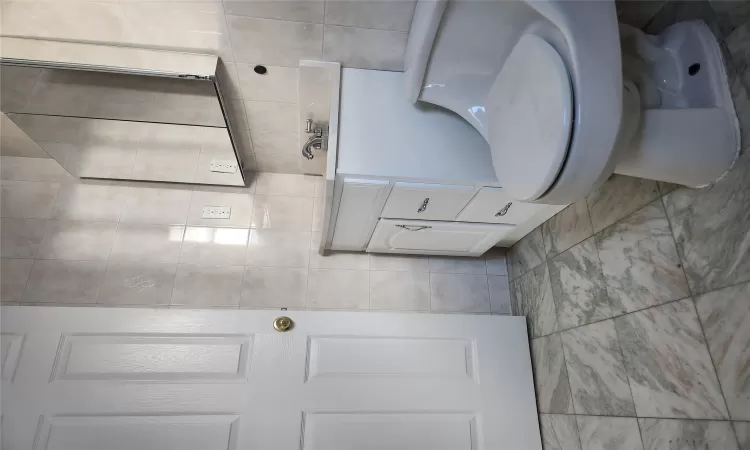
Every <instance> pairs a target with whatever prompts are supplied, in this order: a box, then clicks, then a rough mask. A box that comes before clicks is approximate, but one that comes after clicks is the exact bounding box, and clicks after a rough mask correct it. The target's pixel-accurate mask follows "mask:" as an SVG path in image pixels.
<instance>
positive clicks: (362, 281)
mask: <svg viewBox="0 0 750 450" xmlns="http://www.w3.org/2000/svg"><path fill="white" fill-rule="evenodd" d="M369 285H370V272H368V271H366V270H333V269H310V273H309V275H308V280H307V308H308V309H368V308H369V303H370V286H369Z"/></svg>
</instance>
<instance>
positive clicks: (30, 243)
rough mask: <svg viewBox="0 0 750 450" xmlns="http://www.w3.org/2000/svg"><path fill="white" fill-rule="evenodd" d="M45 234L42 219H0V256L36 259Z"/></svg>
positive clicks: (45, 224) (45, 226)
mask: <svg viewBox="0 0 750 450" xmlns="http://www.w3.org/2000/svg"><path fill="white" fill-rule="evenodd" d="M46 232H47V221H46V220H44V219H0V256H2V257H3V258H34V257H36V254H37V252H38V251H39V247H40V246H41V245H42V240H43V239H44V235H45V234H46ZM309 247H310V246H309V244H308V249H309ZM308 249H305V251H306V252H307V250H308Z"/></svg>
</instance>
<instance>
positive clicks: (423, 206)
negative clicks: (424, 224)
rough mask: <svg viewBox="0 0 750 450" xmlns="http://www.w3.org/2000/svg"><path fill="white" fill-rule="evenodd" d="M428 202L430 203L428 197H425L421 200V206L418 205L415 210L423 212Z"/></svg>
mask: <svg viewBox="0 0 750 450" xmlns="http://www.w3.org/2000/svg"><path fill="white" fill-rule="evenodd" d="M428 203H430V197H427V198H426V199H424V201H423V202H422V206H420V207H419V209H418V210H417V212H418V213H423V212H424V210H425V209H427V204H428Z"/></svg>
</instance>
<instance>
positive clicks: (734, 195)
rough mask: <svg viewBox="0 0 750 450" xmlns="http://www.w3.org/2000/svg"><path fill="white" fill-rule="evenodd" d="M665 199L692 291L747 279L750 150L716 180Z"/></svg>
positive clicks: (749, 259) (749, 269)
mask: <svg viewBox="0 0 750 450" xmlns="http://www.w3.org/2000/svg"><path fill="white" fill-rule="evenodd" d="M664 204H665V205H666V210H667V216H668V217H669V221H670V223H671V224H672V229H673V231H674V237H675V241H676V242H677V248H678V250H679V252H680V257H681V259H682V262H683V264H684V266H685V273H686V275H687V278H688V282H689V283H690V288H691V289H692V291H693V293H696V294H697V293H701V292H707V291H710V290H714V289H719V288H722V287H724V286H728V285H731V284H736V283H739V282H742V281H746V280H750V208H748V207H747V205H748V204H750V152H746V154H745V155H744V156H743V157H742V158H741V159H740V160H739V162H738V163H737V165H736V166H735V167H734V168H733V169H732V170H731V171H730V172H729V173H728V174H727V175H726V176H725V177H724V178H723V179H722V180H720V181H719V182H718V183H716V184H714V185H712V186H709V187H706V188H703V189H678V190H676V191H674V192H672V193H670V194H668V195H666V196H664Z"/></svg>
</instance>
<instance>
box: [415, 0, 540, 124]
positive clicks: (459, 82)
mask: <svg viewBox="0 0 750 450" xmlns="http://www.w3.org/2000/svg"><path fill="white" fill-rule="evenodd" d="M540 22H546V20H545V19H544V18H543V17H542V16H541V15H540V14H539V13H538V12H537V11H536V10H535V9H534V8H532V7H531V6H529V4H527V3H526V2H525V1H504V0H495V1H487V0H438V1H431V0H426V1H418V2H417V7H416V10H415V13H414V20H413V22H412V26H411V30H410V33H409V40H408V44H407V48H406V56H405V68H406V76H405V83H406V86H405V88H406V95H407V98H408V99H409V100H410V101H412V102H416V101H417V100H420V101H423V102H428V103H432V104H435V105H439V106H442V107H444V108H447V109H449V110H451V111H453V112H455V113H457V114H459V115H460V116H461V117H463V118H464V119H465V120H467V121H468V122H469V123H471V124H472V125H473V126H474V127H475V128H477V130H479V132H480V133H482V135H483V136H485V137H486V134H485V132H484V131H485V130H484V128H485V122H484V120H483V119H484V105H485V101H486V97H487V95H488V94H489V91H490V89H491V88H492V85H493V83H494V82H495V78H496V77H497V74H498V73H499V71H500V69H501V68H502V66H503V63H504V62H505V59H506V58H507V56H508V55H509V54H510V51H511V50H512V49H513V47H514V46H515V44H516V42H517V41H518V39H519V38H520V36H521V34H522V33H523V32H524V31H525V30H527V29H528V28H530V27H534V26H537V25H538V23H540Z"/></svg>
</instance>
